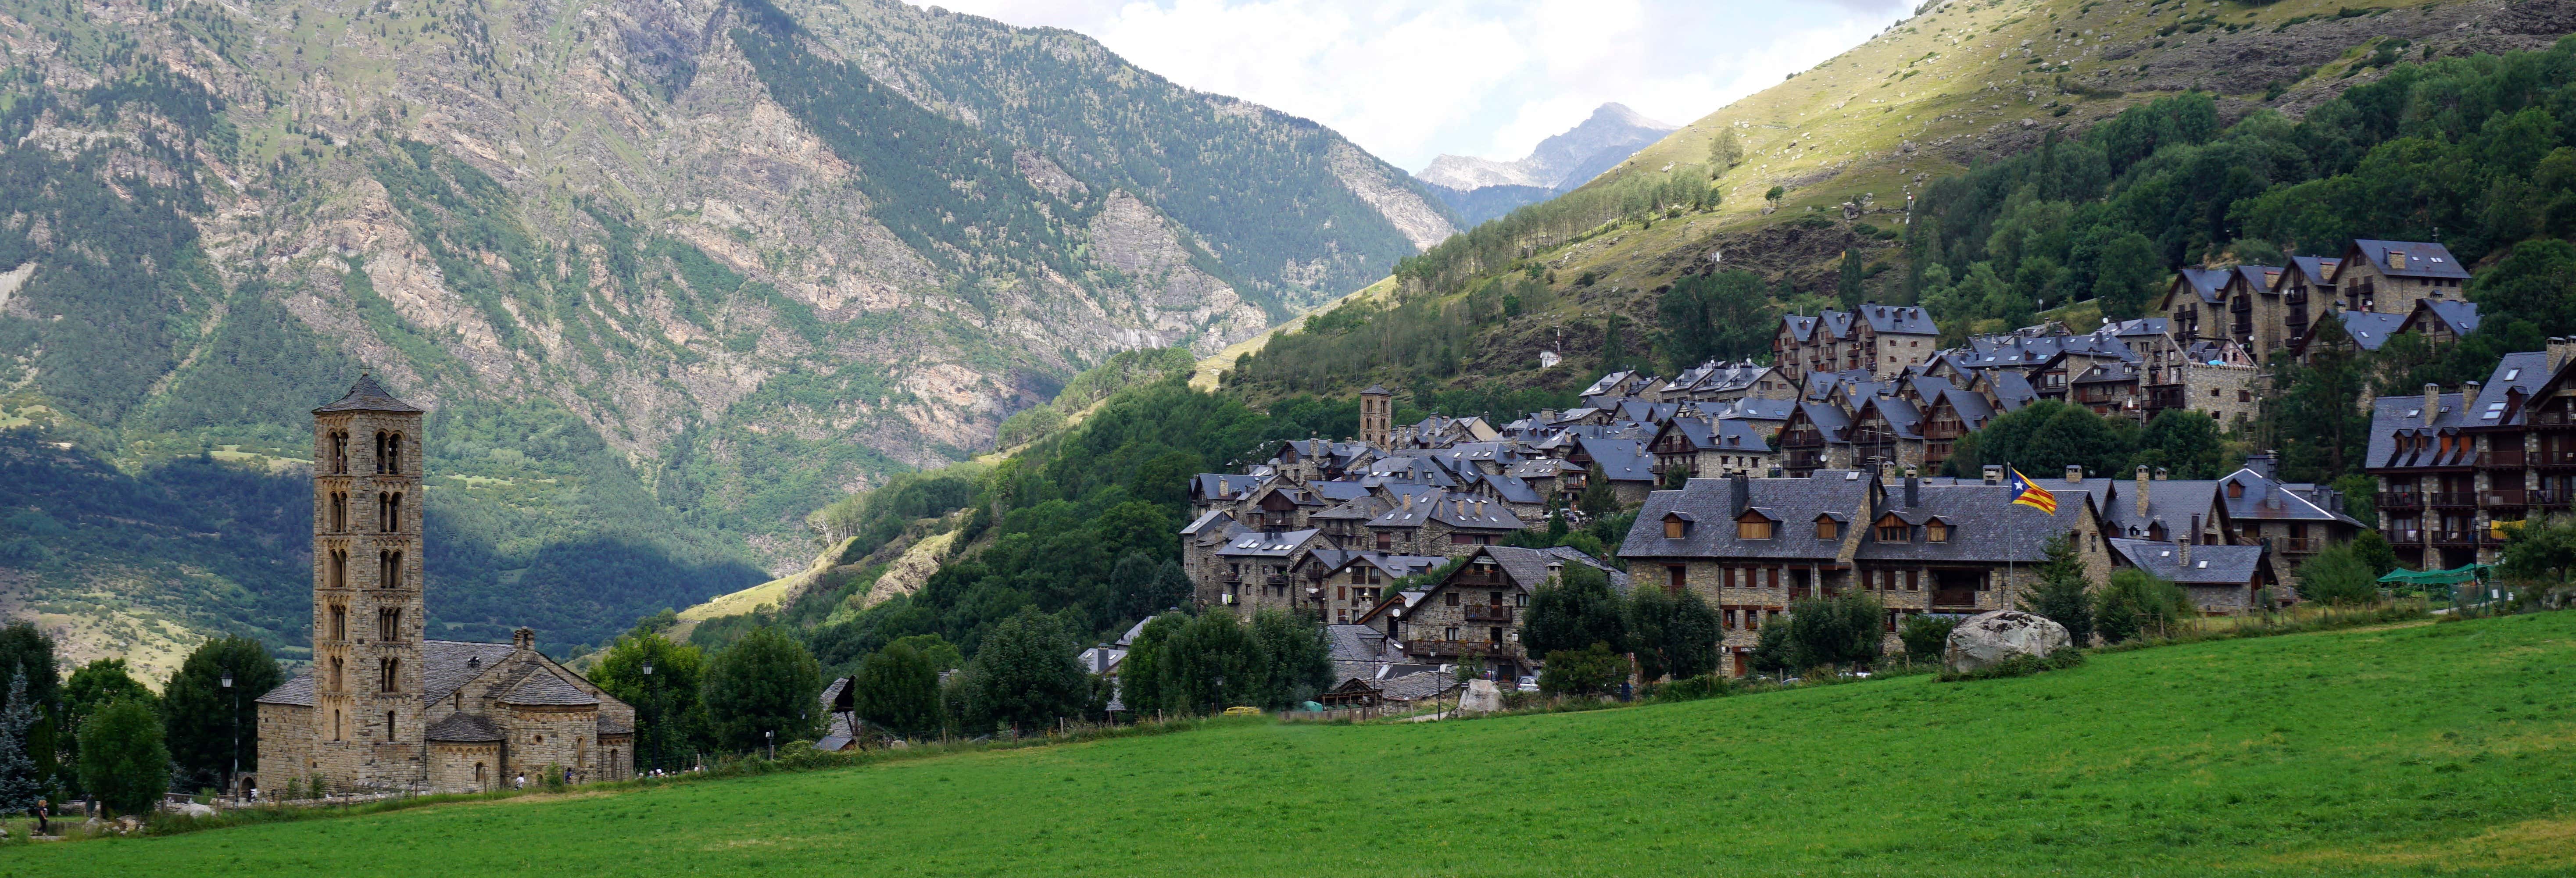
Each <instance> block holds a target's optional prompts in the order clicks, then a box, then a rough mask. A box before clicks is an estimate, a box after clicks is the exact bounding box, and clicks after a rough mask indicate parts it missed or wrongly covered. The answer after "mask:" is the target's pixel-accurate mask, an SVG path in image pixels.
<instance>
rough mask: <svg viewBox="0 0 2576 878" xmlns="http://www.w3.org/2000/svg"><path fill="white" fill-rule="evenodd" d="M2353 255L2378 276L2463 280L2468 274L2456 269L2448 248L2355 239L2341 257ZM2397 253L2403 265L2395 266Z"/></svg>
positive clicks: (2458, 263)
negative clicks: (2357, 255)
mask: <svg viewBox="0 0 2576 878" xmlns="http://www.w3.org/2000/svg"><path fill="white" fill-rule="evenodd" d="M2355 252H2359V253H2360V254H2361V258H2362V259H2364V260H2366V261H2368V262H2369V263H2370V266H2371V267H2372V268H2376V269H2379V271H2380V273H2381V274H2386V275H2388V276H2390V277H2448V278H2462V279H2465V278H2467V277H2468V276H2469V273H2468V271H2467V270H2466V269H2463V268H2461V267H2460V260H2459V259H2458V258H2456V257H2453V256H2452V255H2451V251H2450V249H2449V248H2446V247H2443V246H2442V245H2440V244H2433V243H2427V242H2424V241H2381V240H2375V239H2371V238H2359V239H2355V240H2354V241H2353V242H2352V246H2350V247H2348V248H2345V250H2344V256H2345V258H2351V256H2352V255H2353V253H2355ZM2401 254H2402V255H2403V256H2404V259H2405V262H2404V264H2403V265H2399V264H2395V257H2397V256H2399V255H2401Z"/></svg>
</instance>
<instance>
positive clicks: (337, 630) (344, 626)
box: [331, 604, 349, 640]
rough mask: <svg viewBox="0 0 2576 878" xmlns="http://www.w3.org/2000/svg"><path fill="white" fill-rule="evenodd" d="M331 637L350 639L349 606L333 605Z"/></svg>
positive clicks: (334, 638)
mask: <svg viewBox="0 0 2576 878" xmlns="http://www.w3.org/2000/svg"><path fill="white" fill-rule="evenodd" d="M331 639H333V640H347V639H349V608H348V607H346V606H342V605H340V604H332V605H331Z"/></svg>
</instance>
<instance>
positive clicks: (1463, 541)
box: [1367, 493, 1527, 558]
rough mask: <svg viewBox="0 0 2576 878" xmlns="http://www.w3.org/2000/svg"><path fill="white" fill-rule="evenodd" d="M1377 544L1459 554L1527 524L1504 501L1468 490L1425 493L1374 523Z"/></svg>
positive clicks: (1419, 551) (1384, 549)
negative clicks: (1463, 491)
mask: <svg viewBox="0 0 2576 878" xmlns="http://www.w3.org/2000/svg"><path fill="white" fill-rule="evenodd" d="M1367 526H1368V530H1369V534H1370V535H1371V537H1372V538H1373V539H1372V544H1371V545H1370V546H1369V548H1371V549H1374V550H1376V551H1380V552H1402V553H1405V554H1408V555H1443V556H1447V557H1453V558H1454V557H1458V556H1461V555H1465V554H1467V553H1469V552H1473V551H1475V549H1476V547H1477V546H1488V545H1492V544H1494V543H1497V542H1500V541H1501V540H1502V539H1503V538H1504V537H1507V536H1510V535H1511V533H1512V532H1513V531H1516V530H1520V529H1522V528H1523V527H1526V526H1527V525H1526V523H1524V522H1522V521H1521V518H1520V516H1518V515H1514V514H1512V510H1511V509H1510V508H1509V507H1507V506H1505V505H1503V504H1501V503H1495V502H1491V501H1487V500H1484V499H1482V498H1478V497H1474V496H1471V495H1465V494H1447V493H1443V494H1436V495H1430V496H1427V497H1419V498H1417V496H1416V495H1412V494H1407V495H1405V496H1404V499H1403V502H1401V503H1399V504H1397V505H1396V507H1395V508H1393V509H1389V510H1387V511H1386V514H1384V515H1380V516H1378V517H1376V518H1373V519H1370V520H1369V523H1368V525H1367Z"/></svg>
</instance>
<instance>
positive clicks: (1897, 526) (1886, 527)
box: [1878, 515, 1914, 543]
mask: <svg viewBox="0 0 2576 878" xmlns="http://www.w3.org/2000/svg"><path fill="white" fill-rule="evenodd" d="M1878 541H1879V542H1882V543H1910V542H1913V541H1914V525H1911V524H1908V523H1906V521H1905V519H1902V518H1898V517H1896V516H1894V515H1887V516H1883V517H1881V518H1880V519H1879V520H1878Z"/></svg>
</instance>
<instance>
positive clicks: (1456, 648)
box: [1356, 546, 1629, 680]
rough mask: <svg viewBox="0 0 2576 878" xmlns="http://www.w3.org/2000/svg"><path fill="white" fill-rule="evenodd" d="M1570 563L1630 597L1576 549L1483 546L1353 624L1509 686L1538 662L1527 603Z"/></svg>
mask: <svg viewBox="0 0 2576 878" xmlns="http://www.w3.org/2000/svg"><path fill="white" fill-rule="evenodd" d="M1569 564H1580V565H1584V566H1588V567H1591V568H1593V569H1596V570H1598V571H1600V572H1601V573H1602V574H1603V575H1604V576H1605V577H1607V578H1608V579H1609V580H1610V585H1611V588H1612V589H1613V590H1616V591H1619V592H1621V593H1625V592H1626V591H1627V590H1628V582H1629V579H1628V574H1626V573H1624V572H1621V571H1620V570H1619V569H1618V568H1615V567H1612V566H1610V565H1609V564H1606V563H1603V562H1602V561H1600V560H1599V559H1596V558H1593V557H1592V556H1590V555H1586V554H1584V553H1583V552H1581V551H1579V550H1576V549H1570V548H1566V547H1563V546H1558V547H1555V548H1550V549H1526V548H1520V547H1517V546H1481V547H1478V548H1477V549H1476V550H1475V551H1474V552H1472V553H1469V554H1467V555H1465V556H1463V557H1461V558H1460V559H1459V563H1458V565H1457V566H1456V567H1454V568H1451V569H1450V571H1449V575H1447V576H1445V577H1442V578H1441V579H1440V580H1439V581H1437V582H1434V583H1432V584H1431V585H1430V586H1429V587H1428V588H1425V589H1422V590H1421V591H1419V592H1414V593H1407V594H1404V595H1402V596H1401V599H1396V598H1389V599H1387V600H1385V601H1383V602H1381V603H1380V604H1379V606H1377V607H1375V608H1373V609H1372V610H1371V611H1370V612H1369V613H1367V614H1365V615H1362V616H1359V617H1358V618H1357V620H1356V621H1357V622H1358V624H1360V625H1363V626H1371V627H1375V628H1378V629H1379V630H1385V631H1388V632H1389V633H1390V635H1391V636H1392V637H1393V638H1394V639H1395V640H1396V642H1397V644H1398V648H1399V649H1400V650H1401V651H1402V653H1403V654H1404V655H1405V656H1407V657H1408V658H1409V659H1410V660H1412V661H1417V662H1426V663H1433V664H1444V663H1456V662H1459V661H1462V660H1476V661H1482V662H1484V663H1485V664H1486V666H1487V667H1489V668H1491V669H1493V670H1494V671H1495V672H1496V676H1497V677H1498V678H1500V679H1506V680H1508V679H1512V678H1515V677H1518V676H1520V675H1522V674H1524V673H1534V672H1535V671H1536V665H1535V662H1534V661H1533V660H1534V659H1537V658H1543V657H1534V656H1531V655H1529V654H1528V652H1527V651H1526V650H1524V649H1522V648H1521V634H1520V632H1521V623H1522V621H1523V618H1524V616H1525V615H1526V614H1527V612H1528V609H1529V599H1530V596H1531V595H1532V594H1534V593H1536V592H1537V591H1538V588H1539V586H1542V585H1545V584H1547V583H1548V582H1549V581H1551V580H1554V579H1556V578H1558V577H1560V576H1562V575H1563V571H1564V569H1565V567H1566V566H1567V565H1569Z"/></svg>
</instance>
